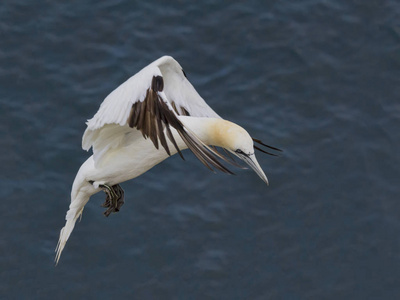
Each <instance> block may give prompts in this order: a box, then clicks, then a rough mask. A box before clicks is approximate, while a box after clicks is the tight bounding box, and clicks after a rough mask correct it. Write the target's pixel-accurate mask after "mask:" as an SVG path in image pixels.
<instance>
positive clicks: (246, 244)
mask: <svg viewBox="0 0 400 300" xmlns="http://www.w3.org/2000/svg"><path fill="white" fill-rule="evenodd" d="M399 20H400V3H399V1H397V0H384V1H375V0H369V1H358V0H346V1H345V0H341V1H334V0H326V1H317V0H308V1H298V0H291V1H273V0H268V1H246V2H244V1H243V3H241V2H238V3H234V2H232V1H225V2H224V1H220V2H217V1H197V3H196V4H191V5H188V4H186V3H185V2H183V1H172V2H168V4H165V2H164V4H162V3H161V2H157V1H150V0H149V1H123V0H121V1H112V0H104V1H71V2H70V3H68V2H67V1H16V0H13V1H3V2H2V4H1V5H0V103H1V110H0V117H1V122H0V128H1V139H0V148H1V149H2V151H1V156H0V168H1V174H0V176H1V177H0V195H1V203H2V209H1V214H0V215H1V217H0V232H1V233H0V251H1V252H0V272H1V273H0V274H1V275H0V298H1V299H399V297H400V279H399V278H400V222H399V219H400V199H399V195H400V187H399V183H400V181H399V179H400V152H399V148H400V142H399V141H400V130H399V129H400V101H399V95H400V21H399ZM165 54H168V55H172V56H173V57H175V58H176V59H177V60H178V61H179V62H180V63H181V65H182V66H183V67H184V69H185V71H186V73H187V75H188V77H189V79H190V80H191V82H192V83H193V85H194V86H195V87H196V89H197V90H198V91H199V93H200V94H201V95H202V96H203V97H204V98H205V99H206V101H207V102H208V103H209V104H210V105H211V106H212V107H213V108H214V109H215V110H216V111H217V112H218V113H219V114H220V115H222V116H223V117H224V118H226V119H229V120H231V121H234V122H236V123H238V124H240V125H242V126H243V127H245V128H246V129H247V130H248V131H249V132H250V133H251V134H252V135H253V136H255V137H257V138H260V139H262V140H263V141H264V142H266V143H268V144H271V145H273V146H277V147H279V148H282V149H283V150H284V152H283V155H282V156H281V157H278V158H274V157H270V156H263V155H261V153H258V160H259V162H260V164H261V165H262V166H263V168H264V170H265V171H266V173H267V175H268V177H269V179H270V186H269V187H267V186H266V185H265V184H263V182H262V181H261V180H260V179H259V178H258V177H257V175H256V174H255V173H254V172H252V171H251V170H235V171H236V173H237V176H228V175H225V174H213V173H211V172H209V171H208V170H207V169H206V168H205V167H204V166H203V165H201V163H199V162H198V161H197V160H196V159H195V158H194V156H193V155H192V154H191V153H190V152H187V151H185V153H184V154H185V157H186V161H182V160H181V159H180V158H179V157H172V158H170V159H168V160H166V161H165V162H164V163H162V164H161V165H158V166H156V167H155V168H154V169H152V170H151V171H150V172H148V173H146V174H144V175H143V176H141V177H139V178H137V179H135V180H132V181H130V182H126V183H124V184H123V185H122V186H123V188H124V189H125V193H126V194H125V195H126V204H125V205H124V206H123V208H122V210H121V212H119V213H118V214H113V215H111V216H110V217H109V218H105V217H104V216H103V214H102V213H103V211H104V208H102V207H100V204H101V203H102V202H103V201H104V195H103V194H97V195H95V196H94V197H92V199H91V201H90V202H89V203H88V205H87V206H86V208H85V211H84V213H83V218H82V221H81V222H80V223H77V226H76V227H75V230H74V232H73V234H72V236H71V238H70V240H69V242H68V244H67V246H66V248H65V250H64V253H63V255H62V257H61V261H60V264H59V265H58V266H57V267H56V268H55V267H54V264H53V259H54V248H55V246H56V243H57V240H58V234H59V230H60V229H61V227H62V226H63V225H64V217H65V213H66V211H67V208H68V205H69V201H70V199H69V193H70V188H71V184H72V181H73V179H74V176H75V174H76V172H77V170H78V168H79V166H80V164H81V163H82V162H83V161H84V160H85V159H86V158H87V157H88V155H89V154H88V153H86V152H84V151H83V150H82V149H81V137H82V133H83V131H84V129H85V121H86V120H87V119H89V118H91V117H92V116H93V115H94V113H95V112H96V111H97V108H98V106H99V105H100V103H101V102H102V100H103V99H104V98H105V97H106V96H107V94H108V93H110V92H111V91H112V90H113V89H114V88H116V87H117V86H118V85H119V84H121V83H122V82H123V81H124V80H126V79H127V78H128V77H130V76H131V75H133V74H134V73H136V72H137V71H138V70H140V69H141V68H142V67H144V66H145V65H147V64H148V63H150V62H151V61H153V60H155V59H157V58H158V57H160V56H162V55H165Z"/></svg>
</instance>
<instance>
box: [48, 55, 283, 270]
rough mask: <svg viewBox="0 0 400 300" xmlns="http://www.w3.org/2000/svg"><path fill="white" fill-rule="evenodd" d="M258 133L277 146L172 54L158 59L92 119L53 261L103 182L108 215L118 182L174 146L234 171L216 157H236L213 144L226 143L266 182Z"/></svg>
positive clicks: (115, 204) (120, 195) (117, 199)
mask: <svg viewBox="0 0 400 300" xmlns="http://www.w3.org/2000/svg"><path fill="white" fill-rule="evenodd" d="M253 141H255V142H257V143H259V144H261V145H263V146H266V147H268V148H271V149H274V150H278V151H280V150H279V149H277V148H274V147H271V146H268V145H265V144H263V143H262V142H261V141H259V140H257V139H252V138H251V137H250V135H249V134H248V133H247V131H246V130H244V129H243V128H242V127H240V126H238V125H236V124H234V123H232V122H229V121H226V120H224V119H222V118H221V117H220V116H219V115H218V114H217V113H216V112H214V111H213V110H212V109H211V108H210V107H209V106H208V105H207V104H206V102H205V101H204V100H203V99H202V98H201V97H200V95H199V94H198V93H197V92H196V90H195V89H194V87H193V86H192V85H191V84H190V82H189V81H188V79H187V77H186V74H185V72H184V71H183V69H182V67H181V66H180V65H179V63H178V62H177V61H175V60H174V59H173V58H172V57H170V56H163V57H161V58H159V59H158V60H156V61H154V62H153V63H151V64H150V65H148V66H147V67H145V68H143V69H142V70H141V71H140V72H138V73H137V74H135V75H134V76H132V77H131V78H129V79H128V80H127V81H126V82H124V83H123V84H121V85H120V86H119V87H118V88H117V89H115V90H114V91H113V92H111V94H110V95H108V96H107V97H106V99H105V100H104V101H103V103H102V104H101V105H100V108H99V110H98V112H97V113H96V114H95V115H94V117H93V118H92V119H90V120H88V122H87V128H86V131H85V133H84V134H83V138H82V148H83V149H84V150H87V151H88V150H89V149H90V148H92V149H93V155H92V156H90V157H89V158H88V159H87V160H86V161H85V162H84V163H83V164H82V166H81V167H80V169H79V171H78V173H77V175H76V177H75V180H74V183H73V185H72V191H71V204H70V206H69V210H68V212H67V215H66V218H65V219H66V224H65V226H64V227H63V228H62V229H61V232H60V237H59V241H58V245H57V247H56V258H55V262H56V264H57V263H58V261H59V259H60V256H61V252H62V251H63V249H64V247H65V244H66V242H67V240H68V238H69V236H70V234H71V232H72V230H73V229H74V226H75V222H76V220H77V219H78V218H79V216H81V215H82V211H83V208H84V206H85V205H86V203H87V202H88V201H89V199H90V197H91V196H92V195H93V194H96V193H97V192H99V191H101V190H103V191H104V192H105V193H106V195H107V197H106V202H105V203H104V204H103V206H104V207H108V209H107V210H106V212H105V213H104V214H105V215H106V216H108V215H109V214H110V213H111V212H117V211H119V209H120V207H121V206H122V204H123V203H124V192H123V190H122V188H121V187H120V186H119V183H121V182H124V181H127V180H130V179H133V178H135V177H138V176H140V175H141V174H143V173H145V172H147V171H148V170H149V169H151V168H152V167H154V166H155V165H157V164H159V163H160V162H162V161H163V160H164V159H166V158H168V157H169V156H171V155H174V154H175V153H179V155H180V156H181V157H182V158H183V156H182V153H181V150H183V149H186V148H189V149H190V150H191V151H192V152H193V153H194V155H195V156H196V157H197V158H198V159H199V160H200V161H201V162H202V163H203V164H204V165H205V166H207V167H208V168H209V169H211V170H212V169H213V167H214V168H216V169H218V170H221V171H222V172H225V173H230V174H233V173H232V172H231V171H230V170H228V169H227V168H226V167H225V166H224V165H223V164H222V163H221V162H220V161H219V160H218V159H220V160H223V161H225V162H227V163H230V164H233V165H236V166H238V165H237V164H236V163H235V162H234V160H233V159H232V157H231V156H230V157H229V156H224V155H222V154H220V153H219V152H217V151H216V148H215V147H214V146H217V147H221V148H223V149H224V150H225V152H226V154H229V153H232V154H234V155H235V156H236V157H239V158H240V159H241V160H243V161H245V162H246V163H247V164H248V165H249V166H250V167H251V168H252V169H253V170H254V171H255V172H256V173H257V174H258V175H259V176H260V177H261V179H262V180H263V181H264V182H265V183H267V184H268V179H267V177H266V176H265V174H264V172H263V170H262V169H261V167H260V165H259V164H258V162H257V160H256V157H255V154H254V149H257V150H260V151H262V152H264V153H268V154H271V153H269V152H267V151H264V150H262V149H260V148H259V147H257V146H254V145H253ZM160 145H161V147H162V148H163V149H161V147H160ZM271 155H274V154H271Z"/></svg>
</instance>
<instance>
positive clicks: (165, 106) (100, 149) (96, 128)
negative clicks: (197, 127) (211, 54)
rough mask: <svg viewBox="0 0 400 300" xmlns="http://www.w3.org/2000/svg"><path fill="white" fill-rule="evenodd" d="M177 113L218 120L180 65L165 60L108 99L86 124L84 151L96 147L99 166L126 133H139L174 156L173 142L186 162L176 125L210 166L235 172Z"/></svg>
mask: <svg viewBox="0 0 400 300" xmlns="http://www.w3.org/2000/svg"><path fill="white" fill-rule="evenodd" d="M178 115H190V116H199V117H207V116H208V117H219V116H218V115H217V114H216V113H215V112H214V111H213V110H212V109H211V108H210V107H209V106H208V105H207V104H206V103H205V101H204V100H203V99H202V98H201V97H200V96H199V95H198V93H197V92H196V90H195V89H194V88H193V86H192V85H191V84H190V83H189V81H188V80H187V79H186V77H185V75H184V73H183V70H182V68H181V67H180V66H179V64H178V63H177V62H176V61H175V60H173V58H171V57H162V58H160V59H159V60H157V61H155V62H153V63H152V64H150V65H149V66H147V67H145V68H144V69H142V70H141V71H140V72H139V73H137V74H136V75H134V76H133V77H131V78H130V79H128V80H127V81H126V82H124V83H123V84H122V85H121V86H119V87H118V88H117V89H116V90H114V91H113V92H112V93H111V94H110V95H109V96H108V97H107V98H106V99H105V100H104V102H103V103H102V104H101V106H100V108H99V111H98V112H97V113H96V114H95V116H94V117H93V118H92V119H91V120H89V121H88V122H87V125H88V127H87V129H86V131H85V133H84V135H83V139H82V147H83V149H85V150H89V149H90V148H91V147H92V148H93V154H94V159H95V163H96V164H99V163H100V162H101V159H102V157H103V156H104V154H105V153H107V152H108V151H109V150H111V149H113V148H117V147H119V146H120V145H121V144H122V143H123V142H124V138H125V136H126V135H127V134H132V132H133V134H137V133H139V132H140V133H141V135H142V136H143V137H144V138H150V139H151V141H152V142H153V144H154V146H155V147H156V148H157V149H159V145H160V144H161V146H162V147H163V148H164V149H165V151H166V152H167V153H168V155H171V151H170V149H169V147H168V143H167V139H169V140H170V141H171V143H172V144H173V146H174V147H175V148H176V150H177V152H178V153H179V155H180V156H181V157H182V158H183V155H182V153H181V151H180V149H179V147H178V146H177V143H176V141H175V139H174V137H173V135H172V133H171V127H172V128H174V129H175V130H176V131H177V132H178V134H179V135H180V137H181V138H182V140H183V141H184V142H185V143H186V145H187V146H188V148H189V149H190V150H191V151H192V152H193V153H194V154H195V155H196V157H197V158H198V159H199V160H200V161H201V162H202V163H203V164H205V165H206V166H207V167H208V168H210V169H212V167H215V168H217V169H219V170H221V171H223V172H226V173H232V172H231V171H229V170H228V169H227V168H226V167H225V166H224V165H222V164H221V162H220V161H219V160H218V159H217V158H222V159H223V160H225V161H227V162H229V163H232V162H231V161H230V160H227V159H226V158H225V157H223V156H222V155H220V154H219V153H218V152H217V151H215V150H214V149H212V148H210V147H208V146H207V145H205V144H204V143H203V142H202V141H201V140H200V139H198V138H197V137H196V136H195V135H194V134H193V133H192V132H191V131H190V130H186V128H185V126H184V125H183V124H182V122H181V121H180V120H179V118H178V117H177V116H178ZM135 129H136V130H135ZM137 138H140V135H139V134H138V136H137Z"/></svg>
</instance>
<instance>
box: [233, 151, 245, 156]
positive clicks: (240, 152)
mask: <svg viewBox="0 0 400 300" xmlns="http://www.w3.org/2000/svg"><path fill="white" fill-rule="evenodd" d="M235 152H236V153H237V154H239V155H246V156H247V154H246V153H244V152H243V151H242V150H240V149H237V150H236V151H235Z"/></svg>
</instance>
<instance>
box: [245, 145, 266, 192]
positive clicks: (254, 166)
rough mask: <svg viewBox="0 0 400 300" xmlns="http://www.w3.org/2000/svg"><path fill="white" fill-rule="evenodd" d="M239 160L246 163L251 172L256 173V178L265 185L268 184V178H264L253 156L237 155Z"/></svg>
mask: <svg viewBox="0 0 400 300" xmlns="http://www.w3.org/2000/svg"><path fill="white" fill-rule="evenodd" d="M237 156H238V157H239V158H240V159H241V160H243V161H244V162H246V164H248V165H249V166H250V167H251V168H252V169H253V170H254V172H256V173H257V175H258V176H260V178H261V179H262V180H263V181H264V182H265V183H266V184H267V185H269V183H268V178H267V176H265V174H264V171H263V170H262V169H261V167H260V165H259V164H258V161H257V159H256V156H255V154H254V153H253V154H251V155H249V156H247V155H237Z"/></svg>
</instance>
